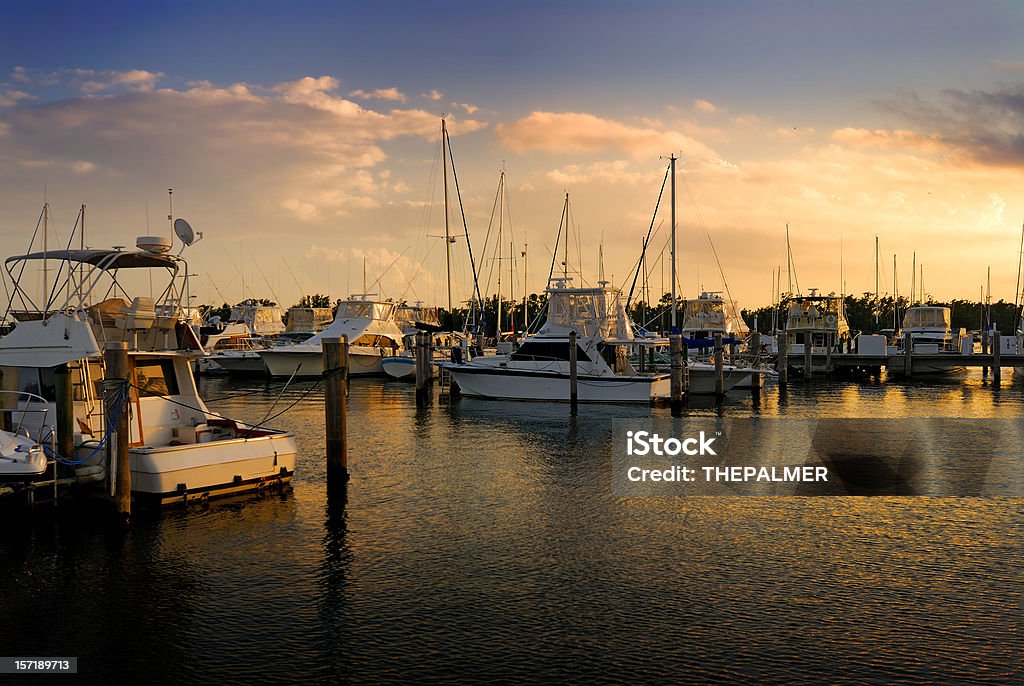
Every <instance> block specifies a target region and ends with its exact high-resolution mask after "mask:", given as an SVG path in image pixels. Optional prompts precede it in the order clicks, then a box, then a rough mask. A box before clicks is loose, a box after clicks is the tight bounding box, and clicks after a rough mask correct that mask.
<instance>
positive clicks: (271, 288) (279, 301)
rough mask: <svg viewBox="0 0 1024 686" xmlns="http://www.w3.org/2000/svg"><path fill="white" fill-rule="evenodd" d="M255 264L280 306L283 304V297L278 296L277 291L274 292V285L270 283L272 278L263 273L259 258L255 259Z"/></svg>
mask: <svg viewBox="0 0 1024 686" xmlns="http://www.w3.org/2000/svg"><path fill="white" fill-rule="evenodd" d="M253 264H254V265H255V266H256V271H258V272H259V273H260V276H262V277H263V283H265V284H267V288H268V289H269V290H270V294H271V295H272V296H274V300H276V301H277V304H278V306H280V305H281V298H279V297H277V293H275V292H274V287H273V286H271V285H270V280H269V279H267V275H266V274H264V273H263V269H261V268H260V263H259V261H257V260H253Z"/></svg>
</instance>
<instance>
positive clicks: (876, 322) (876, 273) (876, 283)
mask: <svg viewBox="0 0 1024 686" xmlns="http://www.w3.org/2000/svg"><path fill="white" fill-rule="evenodd" d="M879 309H880V303H879V301H878V236H875V331H877V330H878V314H879Z"/></svg>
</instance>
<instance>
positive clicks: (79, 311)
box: [0, 220, 296, 502]
mask: <svg viewBox="0 0 1024 686" xmlns="http://www.w3.org/2000/svg"><path fill="white" fill-rule="evenodd" d="M179 221H181V220H179ZM179 235H181V234H179ZM140 242H141V241H140ZM186 242H188V241H186ZM169 247H170V246H169V241H168V243H167V249H169ZM162 252H163V250H162V249H159V248H157V249H154V250H153V251H151V252H146V251H132V252H127V251H122V250H62V251H50V252H43V253H33V254H28V255H21V256H16V257H11V258H9V259H8V260H7V262H6V267H7V270H8V273H9V275H10V276H11V279H12V281H13V282H14V293H13V295H12V300H18V301H20V302H21V304H24V305H28V306H29V309H30V310H34V316H33V317H30V318H28V319H27V320H26V321H23V322H22V323H21V324H19V325H18V326H17V328H16V329H15V330H14V331H13V332H12V333H11V334H9V335H7V336H5V337H4V338H3V339H0V365H2V370H3V373H4V381H5V384H10V386H9V387H14V388H18V389H19V390H21V391H23V392H27V393H32V394H35V395H36V396H38V397H37V399H31V398H29V399H27V400H26V399H24V398H22V399H20V400H19V401H18V404H17V406H16V407H15V408H13V410H14V411H13V418H14V420H15V421H18V422H20V423H21V424H22V425H23V426H24V427H25V428H26V429H27V430H28V431H29V432H30V435H31V434H36V435H42V434H41V432H43V430H44V429H46V430H48V431H49V432H51V433H57V434H58V439H59V441H58V444H64V445H71V446H73V448H72V453H71V454H62V455H60V456H58V458H57V459H58V460H59V461H60V462H62V463H63V464H65V465H67V466H68V467H69V468H74V470H75V474H76V477H77V478H78V480H79V482H80V483H81V482H82V481H84V480H85V479H86V477H88V478H89V479H90V480H96V479H97V478H98V479H102V478H103V477H102V472H103V471H104V470H105V469H106V466H107V465H106V449H105V444H106V442H107V441H108V440H110V439H111V436H110V431H111V430H112V427H111V426H109V425H108V422H107V421H106V417H105V413H104V399H103V396H104V395H106V394H108V393H118V394H119V396H118V397H120V401H119V406H120V408H121V409H120V411H121V412H128V413H130V414H129V421H128V424H129V427H130V428H129V438H128V443H129V446H130V447H129V449H130V464H131V485H132V493H133V495H134V496H135V497H142V498H146V499H154V500H157V501H159V502H171V501H181V500H184V499H188V498H196V497H204V496H208V495H219V494H227V493H237V492H242V491H246V490H254V489H261V488H263V487H265V486H267V485H283V484H284V483H286V482H288V481H290V479H291V476H292V473H293V471H294V469H295V453H296V448H295V439H294V437H293V435H292V434H291V433H287V432H283V431H276V430H273V429H265V428H262V427H250V426H245V425H243V424H241V423H238V422H235V421H234V420H230V419H226V418H223V417H219V416H217V415H215V414H213V413H211V412H210V411H209V410H208V409H207V408H206V405H205V404H204V403H203V401H202V399H201V398H200V397H199V395H198V392H197V390H196V385H195V379H194V378H193V376H192V370H191V367H190V364H189V362H190V360H192V359H193V358H195V357H196V356H197V355H198V354H200V351H201V346H200V344H199V340H198V338H197V337H196V335H195V332H194V331H193V329H192V328H191V327H190V326H188V324H187V322H186V321H184V320H183V319H181V318H179V317H176V316H170V315H169V314H168V313H174V312H184V311H185V310H184V308H183V307H182V305H183V303H184V302H185V301H186V298H187V293H188V269H187V265H186V263H185V261H184V260H183V259H181V258H180V257H176V256H173V255H169V254H161V253H162ZM52 261H58V262H59V263H60V268H59V269H58V270H57V272H56V273H57V274H59V275H62V277H63V279H64V283H63V284H54V288H53V290H52V291H50V293H48V294H47V295H48V296H49V297H51V298H53V297H55V296H54V294H60V295H61V296H62V297H63V298H64V301H63V302H60V301H55V302H47V301H45V300H44V301H43V302H44V304H43V305H42V306H41V307H40V306H38V305H36V304H35V302H34V300H33V297H32V294H31V293H30V292H29V287H28V286H26V285H25V284H23V283H21V282H20V280H19V278H18V276H19V275H20V274H22V273H26V274H35V272H36V271H37V267H36V266H35V265H36V264H39V263H42V266H43V271H44V273H45V271H46V264H47V263H48V262H52ZM139 274H143V275H145V274H149V275H151V276H152V277H154V278H160V276H161V275H162V276H163V277H164V279H165V283H166V285H165V286H164V287H163V290H162V291H158V292H159V293H160V295H159V296H158V297H157V298H152V297H132V296H130V295H129V294H128V291H127V290H126V287H127V286H128V285H129V284H130V283H132V280H133V279H135V285H137V286H140V287H141V286H142V284H143V283H144V282H145V279H144V278H143V279H139V278H138V275H139ZM26 281H27V279H26ZM122 295H124V296H125V297H126V298H130V299H131V302H130V304H129V302H128V301H127V300H125V299H123V298H122V297H121V296H122ZM96 297H100V298H105V299H104V300H102V301H101V302H98V303H95V304H90V303H91V302H92V301H93V300H94V298H96ZM107 343H127V345H128V360H129V367H128V368H129V383H128V384H127V386H125V385H121V384H120V383H119V382H118V387H119V388H120V389H123V390H117V389H116V388H108V389H107V390H106V391H105V392H104V391H103V388H104V385H105V383H106V374H105V369H104V358H103V356H102V354H101V345H103V344H107ZM64 375H69V376H70V380H69V381H68V382H66V383H70V386H71V391H70V393H71V396H72V410H73V412H72V414H73V418H72V419H71V420H70V421H69V424H70V425H69V426H68V427H66V428H62V427H60V426H57V427H55V426H53V425H52V424H50V423H49V421H50V420H47V419H45V418H44V419H39V417H40V416H42V417H47V416H48V417H55V416H57V412H56V404H57V393H58V391H57V389H58V388H60V387H64V386H63V383H61V382H59V381H58V377H63V376H64ZM112 383H113V382H112ZM44 408H45V409H48V410H51V411H50V412H49V414H48V415H40V414H37V412H38V411H39V410H40V409H44ZM54 423H55V424H59V423H60V422H59V421H58V422H54ZM112 423H113V422H111V424H112ZM65 431H67V432H70V433H71V435H70V436H68V435H67V434H66V433H64V432H65ZM68 438H70V439H71V440H70V441H68V440H67V439H68ZM65 450H66V448H65ZM97 472H99V473H100V476H98V477H97Z"/></svg>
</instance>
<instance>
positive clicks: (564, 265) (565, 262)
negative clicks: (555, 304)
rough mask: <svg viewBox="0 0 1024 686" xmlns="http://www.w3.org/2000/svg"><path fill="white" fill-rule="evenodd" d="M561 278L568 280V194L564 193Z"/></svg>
mask: <svg viewBox="0 0 1024 686" xmlns="http://www.w3.org/2000/svg"><path fill="white" fill-rule="evenodd" d="M562 256H563V258H564V259H563V261H562V277H563V278H566V279H568V278H569V192H568V191H566V193H565V243H564V248H563V250H562Z"/></svg>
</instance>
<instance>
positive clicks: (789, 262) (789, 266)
mask: <svg viewBox="0 0 1024 686" xmlns="http://www.w3.org/2000/svg"><path fill="white" fill-rule="evenodd" d="M786 282H787V284H788V285H787V286H786V292H787V293H789V294H790V295H793V250H792V249H791V248H790V247H789V224H788V223H787V224H786Z"/></svg>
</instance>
